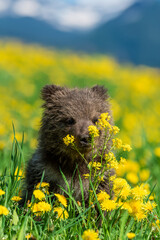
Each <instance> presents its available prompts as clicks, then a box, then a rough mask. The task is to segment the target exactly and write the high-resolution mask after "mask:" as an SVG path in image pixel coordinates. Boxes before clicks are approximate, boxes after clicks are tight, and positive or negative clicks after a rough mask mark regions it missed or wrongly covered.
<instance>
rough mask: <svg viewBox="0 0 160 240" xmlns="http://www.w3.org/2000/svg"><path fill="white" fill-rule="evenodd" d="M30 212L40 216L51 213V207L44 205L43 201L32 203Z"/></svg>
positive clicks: (47, 204)
mask: <svg viewBox="0 0 160 240" xmlns="http://www.w3.org/2000/svg"><path fill="white" fill-rule="evenodd" d="M31 211H32V212H33V213H35V214H36V215H41V213H45V212H49V211H51V205H50V204H49V203H46V202H44V201H42V202H38V203H34V204H33V206H32V207H31Z"/></svg>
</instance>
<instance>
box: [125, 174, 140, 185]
mask: <svg viewBox="0 0 160 240" xmlns="http://www.w3.org/2000/svg"><path fill="white" fill-rule="evenodd" d="M126 178H127V180H128V181H129V182H130V183H133V184H137V183H138V180H139V178H138V176H137V174H136V173H134V172H129V173H127V175H126Z"/></svg>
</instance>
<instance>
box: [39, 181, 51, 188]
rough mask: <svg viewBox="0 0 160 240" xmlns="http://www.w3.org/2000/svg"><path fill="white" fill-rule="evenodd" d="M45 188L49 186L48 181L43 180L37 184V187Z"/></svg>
mask: <svg viewBox="0 0 160 240" xmlns="http://www.w3.org/2000/svg"><path fill="white" fill-rule="evenodd" d="M40 187H41V188H45V187H47V188H48V187H49V183H46V182H42V183H38V184H37V185H36V189H38V188H40Z"/></svg>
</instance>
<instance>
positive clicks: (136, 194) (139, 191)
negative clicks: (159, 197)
mask: <svg viewBox="0 0 160 240" xmlns="http://www.w3.org/2000/svg"><path fill="white" fill-rule="evenodd" d="M131 194H132V196H133V199H135V200H142V199H144V198H145V197H146V196H147V195H148V192H147V190H146V189H145V188H144V185H142V184H141V185H140V186H136V187H134V188H132V190H131Z"/></svg>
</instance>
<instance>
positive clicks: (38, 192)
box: [33, 189, 45, 200]
mask: <svg viewBox="0 0 160 240" xmlns="http://www.w3.org/2000/svg"><path fill="white" fill-rule="evenodd" d="M33 195H34V196H35V198H37V199H39V200H42V199H44V198H45V195H44V193H43V192H42V191H41V190H39V189H36V190H34V191H33Z"/></svg>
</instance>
